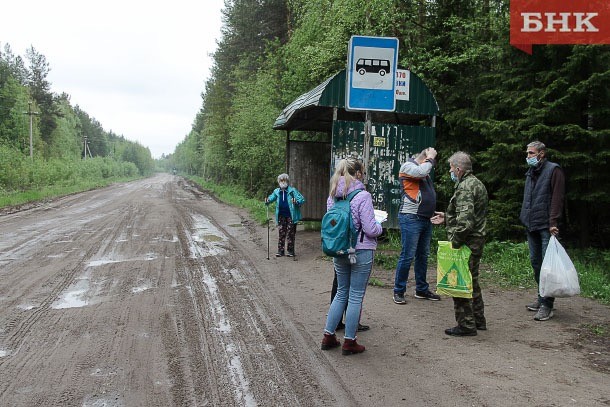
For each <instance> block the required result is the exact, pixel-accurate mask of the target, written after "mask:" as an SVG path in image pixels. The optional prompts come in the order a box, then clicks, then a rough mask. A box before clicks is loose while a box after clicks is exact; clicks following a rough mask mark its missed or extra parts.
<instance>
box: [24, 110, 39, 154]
mask: <svg viewBox="0 0 610 407" xmlns="http://www.w3.org/2000/svg"><path fill="white" fill-rule="evenodd" d="M28 106H29V107H28V111H27V112H23V114H27V115H29V116H30V160H33V159H34V147H33V145H32V127H33V117H34V115H36V114H40V113H38V112H32V101H29V102H28Z"/></svg>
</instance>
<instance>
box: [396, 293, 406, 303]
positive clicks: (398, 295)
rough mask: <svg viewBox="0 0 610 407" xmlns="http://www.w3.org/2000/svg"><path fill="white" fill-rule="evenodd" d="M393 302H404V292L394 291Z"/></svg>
mask: <svg viewBox="0 0 610 407" xmlns="http://www.w3.org/2000/svg"><path fill="white" fill-rule="evenodd" d="M394 302H395V303H396V304H401V305H402V304H406V303H407V300H406V299H405V294H404V293H394Z"/></svg>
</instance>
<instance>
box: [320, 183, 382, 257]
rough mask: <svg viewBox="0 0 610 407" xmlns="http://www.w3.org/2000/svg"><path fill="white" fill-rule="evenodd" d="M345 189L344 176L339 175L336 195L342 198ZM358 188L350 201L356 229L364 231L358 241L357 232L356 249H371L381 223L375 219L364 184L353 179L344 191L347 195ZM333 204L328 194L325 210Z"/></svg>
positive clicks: (378, 233) (380, 229) (379, 230)
mask: <svg viewBox="0 0 610 407" xmlns="http://www.w3.org/2000/svg"><path fill="white" fill-rule="evenodd" d="M344 189H345V178H343V177H341V179H340V180H339V184H338V185H337V192H336V194H335V195H336V196H337V197H339V198H343V196H344V194H343V191H344ZM356 189H359V190H361V192H360V193H358V194H356V196H354V198H353V199H352V202H351V203H350V209H351V210H352V219H353V221H354V226H355V227H356V229H358V230H360V229H362V231H363V232H364V238H363V239H362V242H361V241H360V240H361V238H362V236H361V234H358V243H356V250H358V249H372V250H375V249H376V248H377V236H379V235H380V234H381V232H382V230H383V229H382V227H381V224H379V223H377V222H376V221H375V212H374V208H373V199H372V197H371V194H370V193H368V192H367V191H365V189H364V184H363V183H362V182H360V181H358V180H354V181H352V182H351V183H350V185H349V189H348V190H347V192H346V193H345V196H347V195H348V194H349V193H350V192H352V191H354V190H356ZM334 204H335V202H334V200H333V199H332V198H331V197H330V196H329V197H328V199H327V200H326V210H329V209H330V208H332V207H333V205H334Z"/></svg>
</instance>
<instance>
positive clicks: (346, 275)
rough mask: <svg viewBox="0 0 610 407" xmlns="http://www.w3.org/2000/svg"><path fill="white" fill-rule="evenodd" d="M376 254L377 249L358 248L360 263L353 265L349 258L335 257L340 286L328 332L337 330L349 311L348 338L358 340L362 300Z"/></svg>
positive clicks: (329, 317)
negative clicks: (357, 331) (357, 332)
mask: <svg viewBox="0 0 610 407" xmlns="http://www.w3.org/2000/svg"><path fill="white" fill-rule="evenodd" d="M374 254H375V251H374V250H356V264H350V262H349V259H348V258H347V257H335V258H334V261H333V263H334V266H335V273H336V274H337V284H338V287H337V294H336V295H335V298H334V299H333V302H332V303H331V304H330V309H329V310H328V316H327V317H326V326H325V327H324V331H325V332H327V333H330V334H334V333H335V331H336V330H337V325H339V322H340V321H341V319H342V318H343V311H345V338H346V339H356V330H357V329H358V323H359V322H360V313H361V311H362V300H363V299H364V293H365V292H366V286H367V285H368V283H369V276H370V275H371V269H372V268H373V256H374ZM346 305H347V309H346Z"/></svg>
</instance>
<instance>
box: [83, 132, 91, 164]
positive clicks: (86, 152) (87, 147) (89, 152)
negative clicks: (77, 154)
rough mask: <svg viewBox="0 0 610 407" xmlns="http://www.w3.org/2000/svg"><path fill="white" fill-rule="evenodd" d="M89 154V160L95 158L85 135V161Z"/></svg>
mask: <svg viewBox="0 0 610 407" xmlns="http://www.w3.org/2000/svg"><path fill="white" fill-rule="evenodd" d="M87 154H89V158H93V156H92V155H91V150H89V140H88V139H87V136H86V135H85V139H84V140H83V155H84V159H85V160H86V159H87Z"/></svg>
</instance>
